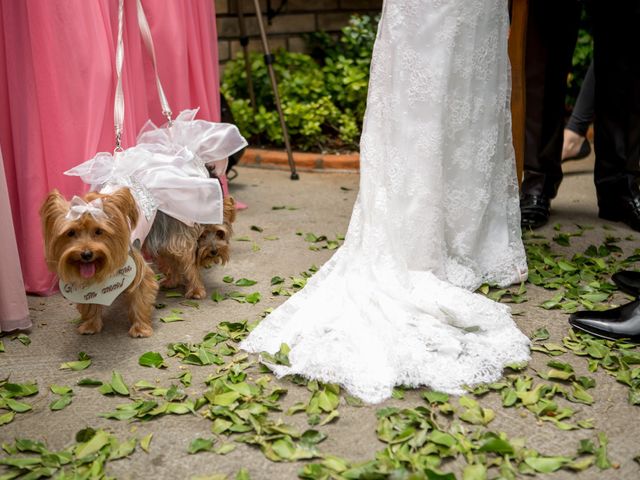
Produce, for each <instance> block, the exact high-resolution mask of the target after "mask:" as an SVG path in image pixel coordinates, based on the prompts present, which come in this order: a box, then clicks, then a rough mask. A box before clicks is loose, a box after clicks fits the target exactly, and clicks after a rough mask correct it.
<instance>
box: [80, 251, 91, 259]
mask: <svg viewBox="0 0 640 480" xmlns="http://www.w3.org/2000/svg"><path fill="white" fill-rule="evenodd" d="M80 258H82V259H83V260H86V261H89V260H91V259H92V258H93V252H92V251H91V250H85V251H84V252H82V253H81V254H80Z"/></svg>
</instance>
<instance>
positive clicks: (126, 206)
mask: <svg viewBox="0 0 640 480" xmlns="http://www.w3.org/2000/svg"><path fill="white" fill-rule="evenodd" d="M40 216H41V218H42V225H43V230H44V241H45V257H46V261H47V265H48V266H49V269H50V270H51V271H53V272H55V273H57V274H58V276H59V277H60V279H61V280H62V281H63V282H64V285H65V286H64V290H65V292H67V291H68V292H71V291H77V290H78V289H86V288H87V287H88V288H89V289H91V287H96V288H98V289H99V291H98V294H100V293H103V294H104V293H107V294H109V293H110V292H111V291H113V290H115V291H116V292H117V289H118V288H121V287H122V286H123V285H124V283H119V278H120V276H121V275H122V272H123V271H125V270H126V271H129V272H131V276H132V277H133V279H132V280H131V279H128V281H131V283H130V285H129V286H128V287H126V289H124V290H122V291H123V292H124V294H125V297H126V299H127V301H128V304H129V305H128V309H129V321H130V323H131V328H130V329H129V335H131V336H132V337H148V336H150V335H151V334H152V333H153V329H152V327H151V313H152V312H153V308H154V302H155V299H156V295H157V293H158V282H157V280H156V278H155V275H154V273H153V270H152V269H151V268H150V267H149V265H147V263H146V262H145V260H144V258H143V257H142V254H141V253H140V252H139V251H138V250H136V249H135V248H130V234H131V226H132V225H136V223H137V221H138V208H137V206H136V202H135V200H134V198H133V196H132V195H131V192H130V191H129V189H128V188H121V189H120V190H117V191H116V192H114V193H112V194H109V195H104V194H99V193H95V192H92V193H88V194H87V195H85V196H84V197H83V198H82V199H80V198H77V197H74V199H73V200H72V202H71V203H69V202H68V201H67V200H65V199H64V198H63V197H62V195H60V193H59V192H58V191H57V190H54V191H53V192H51V193H50V194H49V196H48V197H47V199H46V201H45V202H44V204H43V205H42V208H41V209H40ZM129 256H131V259H132V260H131V259H129ZM129 262H130V263H131V264H130V266H126V265H129ZM133 264H135V269H136V270H135V276H133V268H131V267H133ZM125 266H126V267H125ZM127 269H128V270H127ZM118 275H120V276H118ZM104 282H106V284H105V285H106V286H103V285H102V284H104ZM122 282H124V280H122ZM81 291H84V290H81ZM116 294H117V293H116ZM95 296H96V292H95V291H93V290H92V291H90V292H89V293H86V294H84V299H83V300H89V301H90V300H91V299H92V298H95ZM103 305H104V304H99V303H78V304H77V308H78V311H79V312H80V316H81V320H82V323H81V324H80V326H79V327H78V331H79V332H80V333H86V334H91V333H98V332H100V331H101V330H102V310H103Z"/></svg>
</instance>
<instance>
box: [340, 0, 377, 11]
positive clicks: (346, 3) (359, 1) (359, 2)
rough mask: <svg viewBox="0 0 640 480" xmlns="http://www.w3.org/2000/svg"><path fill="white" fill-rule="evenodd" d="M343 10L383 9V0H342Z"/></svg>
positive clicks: (341, 6)
mask: <svg viewBox="0 0 640 480" xmlns="http://www.w3.org/2000/svg"><path fill="white" fill-rule="evenodd" d="M340 8H341V9H342V10H381V9H382V0H340Z"/></svg>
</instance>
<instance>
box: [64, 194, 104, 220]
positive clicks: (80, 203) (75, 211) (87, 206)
mask: <svg viewBox="0 0 640 480" xmlns="http://www.w3.org/2000/svg"><path fill="white" fill-rule="evenodd" d="M85 213H88V214H89V215H91V216H92V217H93V218H94V219H96V220H100V219H102V218H107V214H106V213H104V210H103V208H102V199H101V198H96V199H95V200H91V201H90V202H89V203H87V202H85V201H84V200H83V199H81V198H80V197H78V196H74V197H73V198H72V199H71V205H70V207H69V213H67V215H66V217H65V218H66V219H67V220H78V219H79V218H80V217H82V215H84V214H85Z"/></svg>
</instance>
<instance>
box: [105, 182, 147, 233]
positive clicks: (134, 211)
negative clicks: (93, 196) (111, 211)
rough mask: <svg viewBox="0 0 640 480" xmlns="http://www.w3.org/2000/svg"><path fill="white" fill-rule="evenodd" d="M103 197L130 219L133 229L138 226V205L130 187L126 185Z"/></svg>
mask: <svg viewBox="0 0 640 480" xmlns="http://www.w3.org/2000/svg"><path fill="white" fill-rule="evenodd" d="M103 199H104V200H103V201H104V202H108V203H111V204H112V205H114V206H115V207H116V208H117V209H118V210H120V211H121V212H122V213H123V214H124V215H125V216H126V217H127V218H128V219H129V223H130V226H131V230H133V229H134V228H135V227H136V225H137V224H138V205H137V204H136V200H135V199H134V198H133V195H131V192H130V191H129V189H128V188H126V187H124V188H121V189H120V190H116V191H115V192H113V193H112V194H110V195H107V196H106V197H103Z"/></svg>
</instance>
